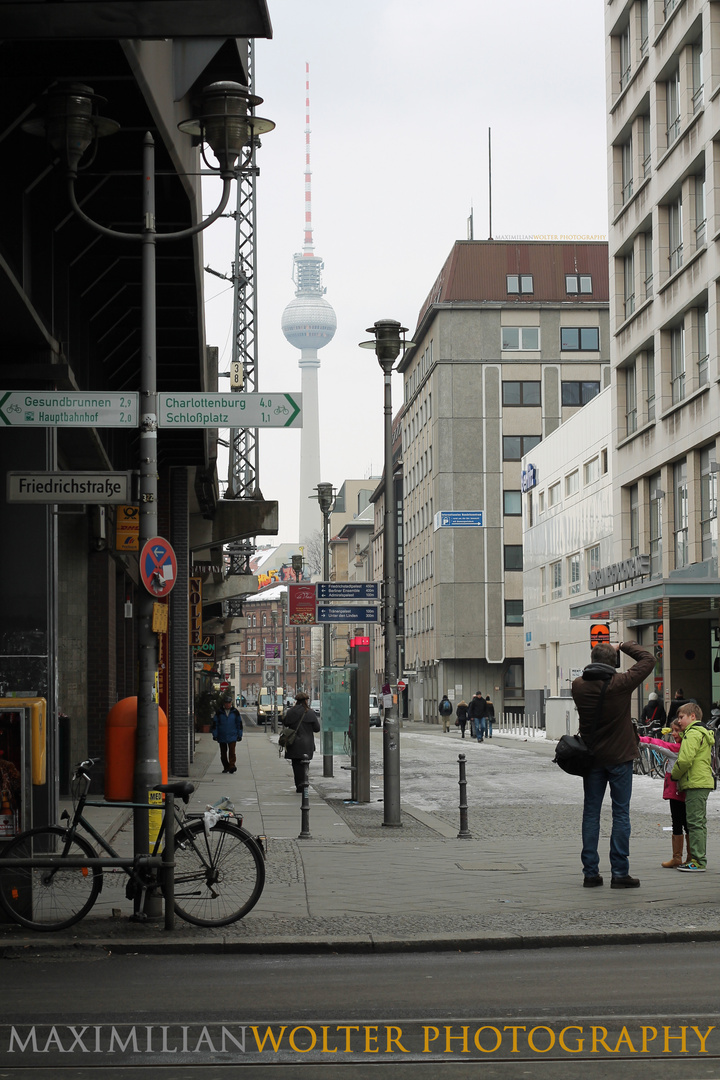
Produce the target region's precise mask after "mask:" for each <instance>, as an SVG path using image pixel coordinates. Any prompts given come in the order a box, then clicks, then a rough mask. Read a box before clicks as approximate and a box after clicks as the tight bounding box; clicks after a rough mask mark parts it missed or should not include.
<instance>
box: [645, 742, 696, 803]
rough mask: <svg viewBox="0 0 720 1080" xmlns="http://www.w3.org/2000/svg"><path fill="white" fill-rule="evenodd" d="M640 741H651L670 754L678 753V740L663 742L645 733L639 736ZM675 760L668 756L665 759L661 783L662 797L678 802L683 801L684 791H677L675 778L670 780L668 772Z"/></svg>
mask: <svg viewBox="0 0 720 1080" xmlns="http://www.w3.org/2000/svg"><path fill="white" fill-rule="evenodd" d="M640 742H644V743H652V744H653V746H659V747H661V748H662V749H663V750H669V751H670V752H671V753H672V754H676V755H677V754H679V753H680V743H679V742H663V740H662V739H651V738H649V737H648V736H647V735H641V736H640ZM674 764H675V761H671V760H670V758H666V760H665V782H664V784H663V799H679V800H680V802H685V792H684V791H678V786H677V780H671V778H670V773H671V772H672V767H673V765H674Z"/></svg>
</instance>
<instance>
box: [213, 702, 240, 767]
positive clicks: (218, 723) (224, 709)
mask: <svg viewBox="0 0 720 1080" xmlns="http://www.w3.org/2000/svg"><path fill="white" fill-rule="evenodd" d="M210 730H211V732H212V737H213V742H216V743H219V744H220V761H221V762H222V767H223V770H222V771H223V772H224V773H226V772H227V773H234V772H237V766H236V764H235V745H236V743H239V742H242V737H243V722H242V717H241V716H240V713H239V712H238V711H237V709H236V708H235V706H234V705H233V699H232V694H224V695H223V699H222V705H220V707H219V708H218V710H217V712H216V713H215V715H214V716H213V718H212V725H211V727H210Z"/></svg>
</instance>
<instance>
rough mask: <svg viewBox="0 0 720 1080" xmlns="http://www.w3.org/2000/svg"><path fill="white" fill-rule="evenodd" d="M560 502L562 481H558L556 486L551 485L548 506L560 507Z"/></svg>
mask: <svg viewBox="0 0 720 1080" xmlns="http://www.w3.org/2000/svg"><path fill="white" fill-rule="evenodd" d="M560 500H561V495H560V481H559V480H558V482H557V483H556V484H551V485H550V487H549V488H548V506H559V505H560Z"/></svg>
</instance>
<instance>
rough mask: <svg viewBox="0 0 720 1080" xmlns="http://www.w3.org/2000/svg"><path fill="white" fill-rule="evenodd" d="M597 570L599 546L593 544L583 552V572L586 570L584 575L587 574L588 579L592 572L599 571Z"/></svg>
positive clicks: (598, 566) (598, 565)
mask: <svg viewBox="0 0 720 1080" xmlns="http://www.w3.org/2000/svg"><path fill="white" fill-rule="evenodd" d="M599 569H600V545H599V544H593V546H592V547H589V548H587V549H586V551H585V570H586V573H587V574H588V577H589V576H590V574H592V572H593V570H599Z"/></svg>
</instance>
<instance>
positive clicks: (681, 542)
mask: <svg viewBox="0 0 720 1080" xmlns="http://www.w3.org/2000/svg"><path fill="white" fill-rule="evenodd" d="M673 495H674V499H673V504H674V513H675V569H676V570H681V569H682V568H683V567H684V566H687V565H688V563H689V562H690V549H689V546H688V522H689V515H688V482H687V461H686V459H685V458H683V460H682V461H676V462H675V464H674V465H673Z"/></svg>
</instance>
